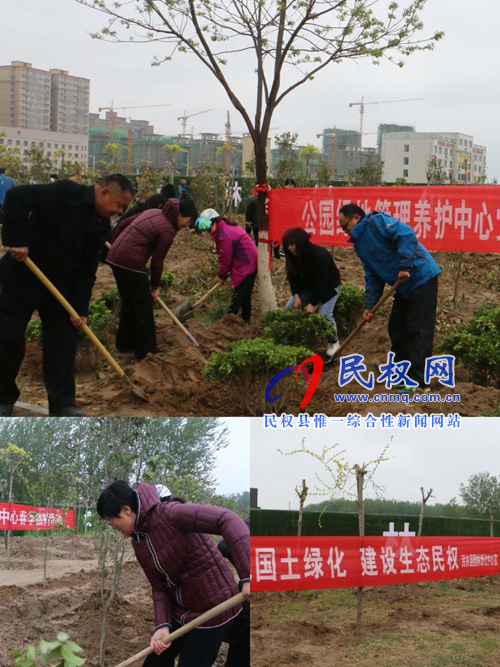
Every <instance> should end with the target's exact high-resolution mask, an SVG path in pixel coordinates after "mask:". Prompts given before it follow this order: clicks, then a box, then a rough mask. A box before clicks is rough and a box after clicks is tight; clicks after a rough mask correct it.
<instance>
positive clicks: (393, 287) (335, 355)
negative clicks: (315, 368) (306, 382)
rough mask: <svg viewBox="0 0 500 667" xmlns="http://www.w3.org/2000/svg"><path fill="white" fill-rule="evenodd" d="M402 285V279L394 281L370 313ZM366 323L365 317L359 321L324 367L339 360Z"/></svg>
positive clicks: (374, 311) (373, 312)
mask: <svg viewBox="0 0 500 667" xmlns="http://www.w3.org/2000/svg"><path fill="white" fill-rule="evenodd" d="M400 285H401V280H397V281H396V282H395V283H394V285H393V286H392V287H391V288H390V289H389V290H387V292H386V293H385V294H383V295H382V297H381V298H380V299H379V301H377V303H376V304H375V305H374V306H373V308H372V309H371V310H370V313H372V314H373V315H375V313H376V312H377V310H378V309H379V308H380V306H382V305H383V304H384V303H385V302H386V301H387V299H388V298H389V297H390V296H391V295H392V294H394V292H395V291H396V290H397V289H398V287H399V286H400ZM365 324H366V320H365V319H364V318H363V319H362V320H361V322H359V324H358V325H357V326H356V328H355V329H353V331H351V333H350V334H349V335H348V336H347V338H346V339H345V340H344V342H343V343H342V345H341V346H340V347H339V349H338V350H337V351H336V352H335V354H334V355H333V356H332V357H331V359H329V360H328V361H325V363H324V364H323V368H328V367H329V366H333V364H334V363H335V362H336V361H337V360H338V358H339V355H340V353H341V352H342V350H343V349H344V348H345V347H346V346H347V345H348V343H350V342H351V340H352V339H353V338H354V336H356V334H357V333H359V332H360V331H361V329H362V328H363V327H364V326H365Z"/></svg>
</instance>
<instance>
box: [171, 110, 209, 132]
mask: <svg viewBox="0 0 500 667" xmlns="http://www.w3.org/2000/svg"><path fill="white" fill-rule="evenodd" d="M209 111H213V109H205V110H204V111H197V112H196V113H190V114H187V115H186V110H185V109H184V115H183V116H178V118H177V120H182V136H183V137H184V136H185V135H186V130H187V120H188V118H191V117H192V116H199V115H200V114H202V113H208V112H209Z"/></svg>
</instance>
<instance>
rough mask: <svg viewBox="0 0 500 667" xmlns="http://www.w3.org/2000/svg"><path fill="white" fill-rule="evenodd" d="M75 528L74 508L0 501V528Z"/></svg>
mask: <svg viewBox="0 0 500 667" xmlns="http://www.w3.org/2000/svg"><path fill="white" fill-rule="evenodd" d="M66 526H67V527H69V528H72V529H73V530H76V526H75V510H62V509H54V508H51V507H50V508H49V507H31V506H29V505H14V504H13V503H10V504H9V503H0V530H56V529H58V528H65V527H66Z"/></svg>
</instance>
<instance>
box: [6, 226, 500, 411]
mask: <svg viewBox="0 0 500 667" xmlns="http://www.w3.org/2000/svg"><path fill="white" fill-rule="evenodd" d="M335 257H336V262H337V264H338V266H339V269H340V272H341V276H342V280H343V282H351V283H353V284H355V285H357V286H359V287H363V286H364V279H363V271H362V268H361V265H360V262H359V260H358V259H357V257H356V256H355V254H354V252H353V251H352V249H348V248H337V249H336V250H335ZM435 257H436V260H437V262H438V264H440V266H442V267H443V273H442V275H441V276H440V278H439V295H438V318H437V327H436V336H435V345H434V349H435V350H436V349H437V347H438V346H439V344H440V343H441V342H442V340H443V339H444V337H445V336H446V335H447V334H448V333H450V331H452V330H453V328H454V327H456V325H457V324H458V323H460V322H463V321H465V320H466V319H468V318H470V317H471V316H472V315H473V313H474V311H475V310H476V309H477V307H478V306H479V305H481V304H483V303H497V304H498V302H499V292H498V291H492V288H493V287H495V286H496V283H495V275H496V274H495V267H496V266H497V264H498V257H497V256H496V255H478V254H469V253H466V254H465V255H464V258H463V261H464V265H463V266H464V269H463V271H464V275H465V278H462V279H461V281H460V284H459V290H458V310H456V309H455V308H454V307H453V303H452V302H453V294H454V288H455V286H454V270H455V269H454V267H455V261H456V254H452V253H435ZM210 262H212V264H213V248H212V246H211V245H210V243H209V242H208V241H207V240H206V239H205V240H203V239H201V240H200V239H199V238H194V237H192V236H191V235H189V234H179V236H178V238H176V240H175V243H174V245H173V247H172V249H171V252H170V253H169V255H168V261H167V264H166V267H165V268H166V269H167V270H169V271H171V272H173V273H174V274H175V275H176V278H177V284H176V285H175V286H174V288H173V289H172V290H171V292H170V293H169V296H168V299H167V301H168V303H169V305H170V306H172V308H174V307H175V306H176V305H178V304H180V303H181V302H182V301H185V300H186V298H189V299H190V300H191V301H192V302H194V300H196V299H195V296H194V294H196V295H198V296H199V294H200V292H203V291H206V290H207V289H208V288H209V287H210V286H211V285H212V284H213V281H214V279H215V275H214V273H213V271H214V269H213V266H212V268H210V266H211V265H210ZM272 272H273V280H274V282H275V284H276V286H277V298H278V305H279V307H283V306H284V304H285V303H286V301H287V299H288V293H289V287H288V283H287V282H286V279H285V275H284V262H283V261H282V260H280V261H274V260H273V264H272ZM114 288H115V284H114V279H113V276H112V274H111V271H110V270H109V267H107V266H100V267H99V270H98V279H97V282H96V288H95V290H94V296H93V298H98V297H99V295H100V294H101V293H102V292H103V291H108V290H110V289H114ZM223 289H226V288H223ZM498 289H499V290H500V285H499V286H498ZM207 303H208V306H210V300H209V301H208V302H207ZM204 308H205V306H202V307H201V308H200V309H199V310H197V311H196V317H195V319H191V320H188V321H187V322H186V323H185V324H186V326H187V328H188V329H189V331H190V332H191V333H192V335H193V336H194V337H195V338H196V340H197V341H198V343H199V347H194V346H193V345H192V344H191V343H190V342H189V340H188V339H187V337H186V336H185V335H184V334H183V333H182V332H181V331H180V330H179V329H178V328H177V327H176V326H175V325H174V324H173V323H172V322H171V320H170V319H169V318H168V316H167V315H166V314H165V313H164V312H163V311H162V310H160V309H158V310H155V319H156V325H157V338H158V346H159V348H160V349H161V350H162V351H163V352H164V353H165V356H164V357H162V358H158V357H149V358H147V359H145V360H143V361H142V362H140V363H137V362H136V361H135V360H134V358H133V356H131V355H122V354H117V353H116V351H115V350H114V346H111V348H110V351H111V352H112V354H113V355H114V356H115V358H116V359H117V361H118V362H119V364H120V365H121V366H122V367H123V369H124V370H125V372H126V373H127V375H129V376H130V377H131V378H132V380H133V381H134V382H136V383H137V384H138V385H139V386H140V387H141V388H142V389H144V391H145V392H146V394H147V396H148V398H149V402H148V403H144V402H142V401H140V399H138V398H137V397H135V396H134V395H133V393H132V392H131V391H130V389H129V388H127V386H126V384H125V383H124V381H123V380H121V379H120V378H119V377H118V376H117V375H116V374H115V373H114V371H113V370H112V369H110V368H109V366H107V364H106V362H105V361H104V360H101V359H100V360H99V361H98V363H97V366H96V367H95V368H94V370H93V371H91V370H86V371H79V372H78V373H77V400H78V402H79V404H81V405H82V407H84V409H85V411H86V413H87V414H88V415H89V416H97V415H106V416H123V415H137V416H147V415H151V416H161V415H165V416H193V415H194V416H199V415H215V416H240V415H244V414H245V415H246V414H248V413H249V410H248V408H247V407H246V405H249V406H251V407H252V410H251V412H252V413H254V414H262V413H263V412H273V411H275V410H276V409H277V404H267V405H265V403H264V401H263V388H262V387H261V386H258V385H257V384H256V385H255V391H254V394H255V395H253V396H250V397H245V400H246V401H247V403H245V401H243V400H240V399H241V396H239V395H238V393H236V391H237V390H236V391H233V390H231V388H230V387H227V386H226V385H224V384H223V383H220V382H214V383H211V384H210V385H208V384H207V383H206V382H205V380H204V379H203V368H204V366H205V365H206V363H207V362H208V360H209V359H210V355H211V354H212V353H214V352H217V353H218V352H223V351H224V350H225V349H226V348H227V346H228V345H229V343H231V342H232V341H234V340H239V339H247V338H253V337H261V336H262V335H263V331H262V328H261V327H260V326H259V324H258V316H259V314H260V303H259V293H258V289H256V290H255V292H254V296H253V323H252V325H251V326H247V325H245V324H244V323H243V322H242V320H241V319H240V318H238V317H235V316H226V317H223V318H222V319H220V320H218V321H216V322H215V323H214V324H211V325H208V326H207V325H205V324H204V323H203V318H204V310H203V309H204ZM388 315H389V308H387V307H384V308H382V309H381V311H380V314H379V315H377V317H376V318H375V319H374V321H373V322H372V323H370V325H368V326H367V327H365V328H364V329H363V330H362V331H361V332H360V333H359V335H358V337H357V339H356V340H354V341H353V343H352V344H351V346H350V347H349V348H348V349H347V350H346V352H347V353H349V352H356V353H359V354H362V355H363V356H364V358H365V363H366V365H367V368H368V371H373V372H375V373H377V375H378V366H379V365H380V364H382V363H384V362H385V361H386V359H387V352H388V350H389V347H390V341H389V337H388V334H387V318H388ZM317 351H318V352H319V353H320V354H324V352H325V349H324V347H323V348H321V349H318V350H317ZM269 379H270V378H267V380H269ZM457 379H458V382H457V385H456V387H455V389H454V390H453V391H450V390H448V389H446V388H444V387H442V386H441V385H440V384H437V385H436V386H434V387H432V391H433V392H434V393H436V394H439V396H440V397H441V399H442V401H443V402H440V403H437V402H434V403H429V402H420V403H410V404H408V405H406V404H403V403H399V404H398V403H378V402H375V401H374V400H370V399H373V395H374V394H375V393H377V394H380V393H386V390H385V387H384V386H383V385H376V387H375V389H374V390H373V391H371V392H370V391H368V392H366V391H365V390H364V389H363V388H362V387H361V386H360V385H359V384H357V383H355V382H352V383H350V384H349V385H347V386H346V387H343V388H341V387H340V386H339V382H338V366H333V367H332V368H330V369H328V370H325V371H324V372H323V376H322V378H321V380H320V383H319V386H318V388H317V390H316V393H315V395H314V397H313V399H312V401H311V402H310V404H309V406H308V408H307V410H308V412H309V413H310V414H314V413H326V414H328V415H329V416H339V415H345V414H346V413H347V412H355V413H358V414H361V415H366V414H368V413H370V412H371V413H372V414H373V415H375V416H379V415H380V414H382V413H386V412H388V413H392V414H397V413H399V412H402V413H406V414H408V413H409V414H415V413H417V412H418V413H423V414H429V413H436V412H440V413H443V414H450V413H456V412H458V413H459V414H461V415H463V416H478V415H484V414H489V415H495V414H498V411H499V409H500V389H495V388H492V387H488V388H486V387H480V386H478V385H475V384H473V383H471V382H470V378H469V376H468V373H467V370H466V369H458V371H457ZM19 385H20V389H21V392H22V394H21V400H23V401H26V402H29V403H34V404H38V405H44V406H45V405H46V404H47V403H46V393H45V389H44V386H43V378H42V366H41V349H40V347H39V346H38V344H37V343H29V344H28V345H27V352H26V358H25V361H24V363H23V366H22V369H21V374H20V377H19ZM263 386H265V383H263ZM238 389H239V388H238ZM337 393H342V394H345V393H348V394H349V393H352V394H359V393H363V394H365V393H366V394H368V396H369V400H368V403H365V402H360V401H359V400H353V402H350V401H348V402H345V401H344V402H340V401H337V400H336V399H335V397H334V394H337ZM449 393H456V394H459V395H460V402H446V401H445V395H446V394H449ZM299 403H300V399H299V400H298V401H297V397H296V396H295V395H294V394H292V393H290V396H289V397H288V398H285V400H284V402H283V403H282V404H281V405H280V407H279V412H287V413H288V414H297V412H298V405H299ZM263 406H264V408H263Z"/></svg>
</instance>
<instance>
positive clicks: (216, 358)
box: [203, 338, 313, 415]
mask: <svg viewBox="0 0 500 667" xmlns="http://www.w3.org/2000/svg"><path fill="white" fill-rule="evenodd" d="M312 354H313V353H312V352H311V351H310V350H308V349H306V348H305V347H292V346H290V345H277V344H276V343H275V342H274V341H272V340H264V339H262V338H253V339H248V340H237V341H235V342H234V343H231V344H230V345H228V348H227V350H226V351H225V352H222V353H221V354H215V353H214V354H212V356H211V357H210V361H209V363H208V364H207V366H206V367H205V368H204V371H203V373H204V376H205V380H207V381H208V382H212V381H213V380H221V381H222V382H225V383H227V384H229V385H230V386H231V388H232V389H233V390H234V394H235V401H237V402H238V403H239V404H240V406H241V408H242V409H243V410H244V412H245V414H251V415H262V414H264V412H266V411H268V410H269V405H271V406H272V407H271V410H272V411H273V412H281V411H282V408H283V405H284V404H285V402H286V400H287V399H288V397H289V394H290V392H293V391H295V387H296V384H295V378H294V377H293V374H291V375H290V377H288V381H286V380H285V379H284V380H283V381H282V383H284V385H283V387H282V394H283V396H282V398H281V399H279V400H278V401H277V402H276V403H274V402H273V403H271V404H269V403H267V402H266V400H265V388H266V385H267V384H268V382H269V380H271V378H272V377H273V376H274V375H276V373H277V372H278V371H280V370H281V369H283V368H287V367H288V366H296V365H298V364H300V363H302V362H303V361H304V359H307V357H310V356H311V355H312ZM299 391H303V390H299ZM299 403H300V401H299Z"/></svg>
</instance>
